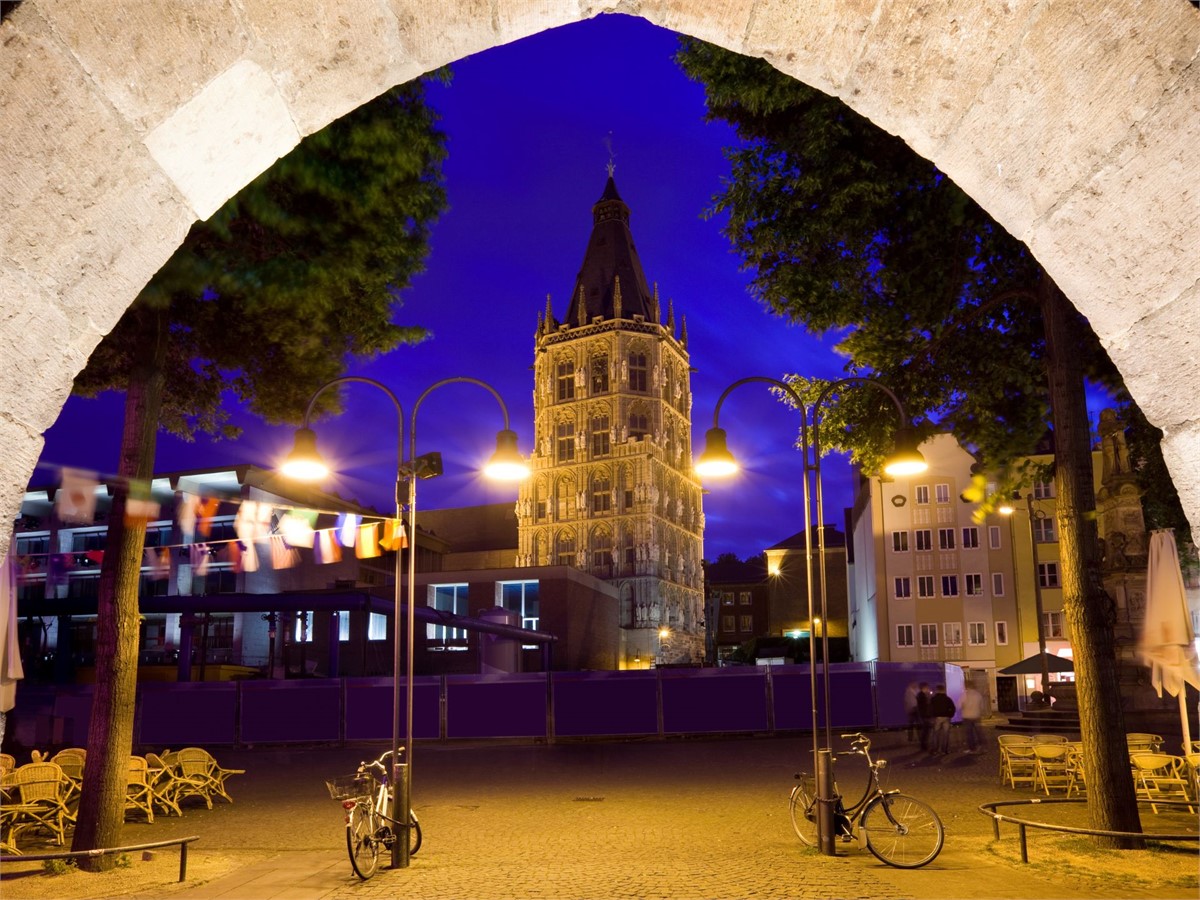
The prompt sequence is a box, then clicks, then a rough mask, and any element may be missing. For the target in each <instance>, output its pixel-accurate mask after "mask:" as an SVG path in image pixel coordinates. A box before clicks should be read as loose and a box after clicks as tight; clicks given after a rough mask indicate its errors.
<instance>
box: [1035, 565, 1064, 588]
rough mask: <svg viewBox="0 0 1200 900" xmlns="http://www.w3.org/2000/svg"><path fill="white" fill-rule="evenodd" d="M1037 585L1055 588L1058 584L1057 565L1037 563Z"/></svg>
mask: <svg viewBox="0 0 1200 900" xmlns="http://www.w3.org/2000/svg"><path fill="white" fill-rule="evenodd" d="M1038 584H1040V585H1041V586H1042V587H1044V588H1056V587H1058V586H1059V584H1058V563H1056V562H1040V563H1038Z"/></svg>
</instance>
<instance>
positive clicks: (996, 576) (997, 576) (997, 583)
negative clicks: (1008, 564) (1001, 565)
mask: <svg viewBox="0 0 1200 900" xmlns="http://www.w3.org/2000/svg"><path fill="white" fill-rule="evenodd" d="M992 596H993V597H1003V596H1004V573H1003V572H993V573H992Z"/></svg>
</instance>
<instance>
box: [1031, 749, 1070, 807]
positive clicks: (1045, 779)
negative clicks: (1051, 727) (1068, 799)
mask: <svg viewBox="0 0 1200 900" xmlns="http://www.w3.org/2000/svg"><path fill="white" fill-rule="evenodd" d="M1033 755H1034V756H1035V757H1036V758H1037V777H1036V781H1035V785H1040V786H1041V788H1042V790H1044V791H1045V792H1046V795H1047V796H1049V794H1050V789H1051V787H1054V788H1062V790H1063V791H1064V792H1065V793H1070V790H1071V767H1070V748H1069V747H1068V746H1067V745H1066V743H1049V744H1047V743H1042V744H1036V743H1035V744H1034V745H1033Z"/></svg>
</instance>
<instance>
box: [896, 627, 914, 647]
mask: <svg viewBox="0 0 1200 900" xmlns="http://www.w3.org/2000/svg"><path fill="white" fill-rule="evenodd" d="M912 645H913V627H912V626H911V625H897V626H896V646H897V647H911V646H912Z"/></svg>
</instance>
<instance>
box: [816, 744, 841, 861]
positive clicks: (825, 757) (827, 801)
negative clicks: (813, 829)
mask: <svg viewBox="0 0 1200 900" xmlns="http://www.w3.org/2000/svg"><path fill="white" fill-rule="evenodd" d="M836 802H837V798H836V797H834V793H833V751H832V750H830V749H829V748H828V747H822V748H821V749H820V750H818V751H817V845H818V846H819V847H820V848H821V855H822V856H836V855H837V849H836V847H835V845H834V840H835V837H836V835H834V833H833V831H834V828H833V805H834V803H836Z"/></svg>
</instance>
